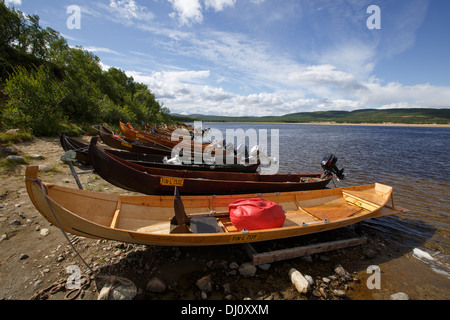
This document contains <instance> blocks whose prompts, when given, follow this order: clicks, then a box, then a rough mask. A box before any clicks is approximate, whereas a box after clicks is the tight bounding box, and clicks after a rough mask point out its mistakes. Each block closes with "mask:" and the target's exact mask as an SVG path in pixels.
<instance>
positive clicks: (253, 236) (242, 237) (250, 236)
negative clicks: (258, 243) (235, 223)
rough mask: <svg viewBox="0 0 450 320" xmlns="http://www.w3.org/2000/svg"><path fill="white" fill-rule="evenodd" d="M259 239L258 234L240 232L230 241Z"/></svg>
mask: <svg viewBox="0 0 450 320" xmlns="http://www.w3.org/2000/svg"><path fill="white" fill-rule="evenodd" d="M256 239H258V235H257V234H240V235H235V236H232V237H231V239H230V242H243V241H252V240H256Z"/></svg>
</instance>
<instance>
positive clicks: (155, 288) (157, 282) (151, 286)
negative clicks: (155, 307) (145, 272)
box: [145, 277, 167, 293]
mask: <svg viewBox="0 0 450 320" xmlns="http://www.w3.org/2000/svg"><path fill="white" fill-rule="evenodd" d="M166 288H167V286H166V284H165V283H164V281H162V280H161V279H159V278H157V277H154V278H151V279H150V280H149V281H148V282H147V286H146V287H145V290H147V291H149V292H156V293H161V292H164V291H166Z"/></svg>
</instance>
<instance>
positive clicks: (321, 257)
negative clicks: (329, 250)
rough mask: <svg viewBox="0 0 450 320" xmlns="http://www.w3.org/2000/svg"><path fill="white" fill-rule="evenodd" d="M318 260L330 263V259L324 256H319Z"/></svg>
mask: <svg viewBox="0 0 450 320" xmlns="http://www.w3.org/2000/svg"><path fill="white" fill-rule="evenodd" d="M319 259H320V261H322V262H329V261H330V258H328V257H327V256H324V255H320V256H319Z"/></svg>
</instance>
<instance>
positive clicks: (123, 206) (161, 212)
mask: <svg viewBox="0 0 450 320" xmlns="http://www.w3.org/2000/svg"><path fill="white" fill-rule="evenodd" d="M44 185H45V186H46V188H45V189H46V192H47V194H48V196H49V199H50V200H51V201H53V202H55V203H57V204H58V205H59V206H61V207H63V208H65V209H66V210H69V211H71V212H72V213H73V214H75V215H77V216H79V217H81V218H83V219H86V220H88V221H90V222H92V223H95V224H99V225H101V226H105V227H109V228H113V229H121V230H128V231H135V232H142V233H152V234H153V233H155V234H169V233H170V232H171V220H173V218H174V215H175V210H174V197H173V196H146V195H117V194H107V193H99V192H93V191H85V190H76V189H73V188H67V187H63V186H57V185H52V184H48V185H47V184H44ZM33 188H38V189H40V186H39V185H38V184H33ZM36 191H38V190H36ZM38 192H40V190H39V191H38ZM391 193H392V188H391V187H389V186H386V185H382V184H374V185H370V186H359V187H350V188H345V189H323V190H315V191H304V192H286V193H271V194H264V195H262V196H261V198H264V199H266V200H271V201H274V202H276V203H278V204H279V205H281V206H282V207H283V209H284V211H285V214H286V220H285V222H284V225H283V226H282V228H285V227H293V226H305V225H310V224H317V223H324V222H325V223H327V222H334V221H338V220H341V219H345V218H348V217H354V216H358V215H366V214H369V213H371V212H373V211H374V210H376V209H379V208H380V207H382V206H384V205H385V204H386V202H387V201H388V200H389V197H390V196H391ZM255 197H258V195H256V194H250V195H229V196H183V197H182V198H181V199H182V204H183V206H184V210H185V213H186V215H187V217H188V218H189V219H190V221H191V223H192V226H191V232H237V231H238V230H237V229H236V228H235V227H234V226H233V224H232V223H231V221H230V217H229V215H228V214H227V213H228V204H230V203H231V202H234V201H236V200H238V199H242V198H255ZM201 224H205V225H206V226H205V228H201ZM208 226H209V227H208ZM205 230H206V231H205Z"/></svg>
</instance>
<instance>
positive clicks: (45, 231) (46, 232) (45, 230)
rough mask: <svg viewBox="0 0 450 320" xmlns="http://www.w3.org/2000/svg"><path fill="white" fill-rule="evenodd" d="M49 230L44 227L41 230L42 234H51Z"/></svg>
mask: <svg viewBox="0 0 450 320" xmlns="http://www.w3.org/2000/svg"><path fill="white" fill-rule="evenodd" d="M49 232H50V230H48V229H47V228H42V229H41V231H40V234H41V236H44V237H45V236H46V235H48V234H49Z"/></svg>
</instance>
